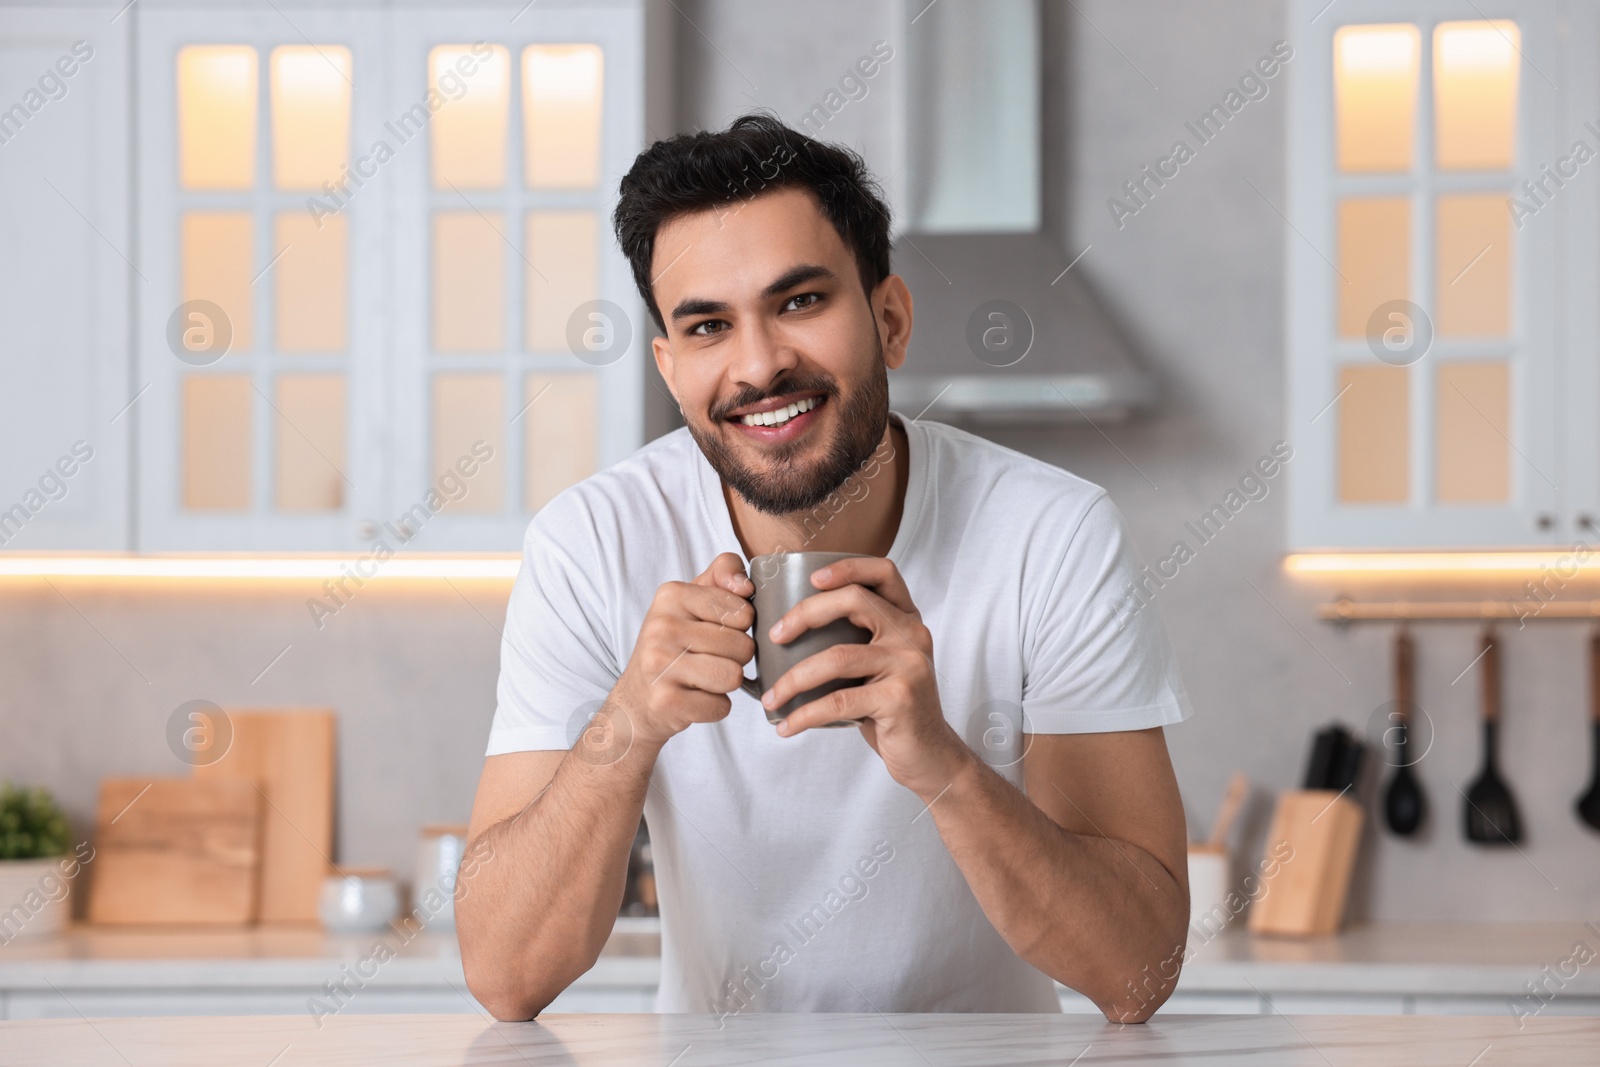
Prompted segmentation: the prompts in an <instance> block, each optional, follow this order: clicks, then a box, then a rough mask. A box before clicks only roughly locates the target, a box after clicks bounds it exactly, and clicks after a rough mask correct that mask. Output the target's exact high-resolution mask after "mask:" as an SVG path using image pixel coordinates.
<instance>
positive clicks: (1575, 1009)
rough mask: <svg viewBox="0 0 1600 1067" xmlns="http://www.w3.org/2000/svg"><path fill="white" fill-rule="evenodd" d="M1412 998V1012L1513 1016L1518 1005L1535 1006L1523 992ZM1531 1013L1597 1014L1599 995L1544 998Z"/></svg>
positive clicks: (1515, 1014) (1599, 1002)
mask: <svg viewBox="0 0 1600 1067" xmlns="http://www.w3.org/2000/svg"><path fill="white" fill-rule="evenodd" d="M1410 999H1411V1000H1412V1001H1414V1002H1415V1003H1414V1008H1413V1014H1416V1015H1509V1016H1511V1017H1512V1018H1516V1017H1517V1015H1518V1013H1519V1011H1518V1009H1528V1008H1534V1007H1537V1005H1534V1004H1533V1003H1532V1002H1531V1001H1526V1000H1524V999H1523V997H1522V996H1516V997H1462V996H1449V997H1443V996H1441V997H1433V996H1417V997H1412V998H1410ZM1527 1014H1529V1015H1531V1016H1539V1015H1600V997H1573V996H1558V997H1556V998H1555V999H1554V1000H1552V1001H1549V1002H1547V1003H1546V1004H1545V1005H1544V1006H1543V1007H1542V1008H1538V1010H1537V1011H1528V1012H1527Z"/></svg>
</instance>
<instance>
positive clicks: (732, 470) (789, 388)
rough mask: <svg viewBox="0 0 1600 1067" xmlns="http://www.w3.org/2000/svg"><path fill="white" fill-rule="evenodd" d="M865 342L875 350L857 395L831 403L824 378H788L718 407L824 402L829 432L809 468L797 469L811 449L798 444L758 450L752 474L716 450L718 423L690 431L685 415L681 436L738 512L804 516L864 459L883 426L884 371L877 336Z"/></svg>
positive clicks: (731, 453) (834, 387)
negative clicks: (814, 394) (800, 398)
mask: <svg viewBox="0 0 1600 1067" xmlns="http://www.w3.org/2000/svg"><path fill="white" fill-rule="evenodd" d="M873 339H874V340H875V341H876V344H877V358H876V359H875V360H874V361H873V371H872V373H871V374H869V375H868V376H867V380H866V381H865V382H864V383H863V384H862V385H861V387H860V388H859V389H857V390H856V391H855V392H853V393H851V394H850V395H849V396H847V397H844V398H843V399H841V398H840V396H839V385H838V383H837V382H836V381H834V379H833V378H832V377H831V376H828V375H791V376H789V377H787V378H784V379H782V380H781V381H778V382H774V383H773V385H772V387H771V388H770V389H768V390H767V391H766V392H761V391H759V390H755V389H751V390H749V391H747V392H743V393H740V394H739V395H738V396H735V397H734V398H733V399H732V400H730V401H729V402H728V403H727V404H724V405H722V407H721V410H722V411H723V412H727V411H732V410H733V409H735V408H741V407H745V406H747V405H749V404H757V403H760V402H761V401H763V400H767V399H770V398H772V397H779V396H784V395H787V394H790V393H799V392H811V391H813V390H815V391H819V392H822V393H824V394H826V397H827V399H826V400H825V401H824V402H823V405H822V406H823V408H824V409H825V410H824V414H826V411H827V410H832V409H837V410H836V411H835V412H834V418H833V424H834V426H835V430H834V434H833V440H831V441H829V442H828V446H827V448H826V450H825V452H824V454H823V455H822V457H821V458H820V459H818V460H816V461H815V462H812V463H801V462H798V457H799V454H800V453H801V452H802V451H804V450H806V449H809V448H812V447H814V444H815V443H814V442H813V441H811V440H809V439H807V438H802V439H800V440H798V441H792V442H784V443H783V444H781V445H775V446H773V447H771V448H768V449H766V450H765V452H766V462H765V463H764V464H763V465H761V466H759V467H755V466H750V465H747V464H745V463H744V462H742V461H741V460H740V458H739V455H738V454H736V450H735V449H732V448H729V447H728V446H727V445H726V444H725V443H724V441H723V438H722V436H721V432H725V431H721V432H719V431H718V430H717V429H716V428H715V426H716V425H725V424H726V423H727V417H726V415H721V416H719V417H718V418H716V419H714V420H713V423H714V425H713V427H712V428H704V427H699V426H696V425H695V423H694V420H693V419H690V418H688V416H687V414H685V417H684V422H685V423H687V424H688V428H689V434H690V436H692V437H693V438H694V440H695V443H696V444H698V445H699V446H700V451H701V452H702V453H704V454H705V457H706V460H707V462H709V463H710V464H711V467H712V469H713V470H715V471H716V472H717V476H718V477H719V478H721V479H722V481H723V483H724V484H725V485H728V486H730V487H731V488H732V489H733V491H734V492H736V493H738V494H739V496H740V497H741V498H743V500H744V502H745V503H746V504H749V505H750V506H751V507H753V508H755V509H756V510H757V511H759V512H762V513H763V514H766V515H790V514H794V513H795V512H802V511H810V510H812V509H813V508H815V507H816V506H817V505H819V504H821V503H822V502H823V501H824V500H826V499H828V497H829V495H831V494H832V493H833V492H834V491H835V490H837V489H838V488H839V487H840V486H841V485H843V484H844V483H845V481H846V480H847V479H848V478H849V477H850V476H851V475H852V474H854V473H855V472H856V471H858V470H860V469H861V468H862V466H863V465H864V464H865V463H866V462H867V460H868V458H870V457H871V455H872V453H873V452H874V451H875V450H876V449H877V447H878V445H879V443H880V442H882V440H883V434H884V431H885V430H886V429H888V426H889V371H888V368H887V367H886V366H885V365H884V362H883V339H882V338H880V337H878V336H877V331H873ZM733 432H737V431H733ZM809 436H810V435H807V437H809ZM752 447H755V446H752Z"/></svg>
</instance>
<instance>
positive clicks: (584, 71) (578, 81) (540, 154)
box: [522, 44, 605, 189]
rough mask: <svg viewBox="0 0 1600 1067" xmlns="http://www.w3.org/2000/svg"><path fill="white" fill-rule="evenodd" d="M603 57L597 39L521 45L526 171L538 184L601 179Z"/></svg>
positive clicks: (585, 184)
mask: <svg viewBox="0 0 1600 1067" xmlns="http://www.w3.org/2000/svg"><path fill="white" fill-rule="evenodd" d="M604 65H605V64H604V57H603V55H602V53H601V51H600V47H599V46H598V45H592V44H536V45H530V46H529V47H527V48H524V49H523V50H522V123H523V153H524V155H523V160H524V161H523V172H524V178H525V180H526V181H527V183H528V185H529V187H531V188H534V189H589V188H593V187H594V185H595V183H596V182H598V181H599V180H600V114H601V84H602V82H603V80H604V79H603V75H604Z"/></svg>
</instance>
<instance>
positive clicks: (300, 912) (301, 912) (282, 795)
mask: <svg viewBox="0 0 1600 1067" xmlns="http://www.w3.org/2000/svg"><path fill="white" fill-rule="evenodd" d="M228 719H229V721H230V722H231V723H232V724H233V742H232V744H231V745H230V746H229V748H228V751H227V752H226V753H225V754H224V755H223V756H222V758H221V759H219V760H217V761H216V762H215V763H209V764H205V765H203V766H197V767H195V769H194V776H195V778H196V779H198V780H200V781H224V780H226V781H244V782H249V783H251V784H252V785H253V786H255V787H258V788H259V789H260V791H261V796H262V798H263V804H262V808H263V810H262V813H261V874H260V893H259V901H260V905H259V908H258V910H257V916H258V918H259V920H260V921H261V922H264V923H279V922H281V923H314V922H317V921H318V919H317V901H318V897H319V896H320V894H321V892H322V880H323V878H324V877H325V876H326V875H327V873H328V865H329V863H330V862H331V861H332V857H333V788H334V781H333V767H334V763H333V760H334V750H333V743H334V716H333V712H332V711H328V710H323V709H298V708H297V709H293V710H289V709H282V710H277V709H255V710H250V711H234V710H233V709H228Z"/></svg>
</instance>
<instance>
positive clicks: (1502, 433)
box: [1435, 361, 1511, 504]
mask: <svg viewBox="0 0 1600 1067" xmlns="http://www.w3.org/2000/svg"><path fill="white" fill-rule="evenodd" d="M1436 393H1437V395H1436V398H1435V405H1436V408H1437V411H1438V414H1437V415H1436V416H1435V431H1436V436H1435V448H1436V449H1437V452H1436V455H1437V463H1438V470H1437V474H1436V481H1435V494H1436V495H1437V497H1438V499H1439V500H1440V501H1441V502H1444V503H1462V504H1465V503H1477V504H1498V503H1504V502H1506V501H1507V500H1509V499H1510V497H1511V445H1510V442H1509V440H1508V438H1509V436H1510V433H1511V376H1510V368H1509V367H1507V365H1506V364H1505V363H1504V362H1503V361H1497V362H1490V363H1441V364H1439V369H1438V376H1437V379H1436Z"/></svg>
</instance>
